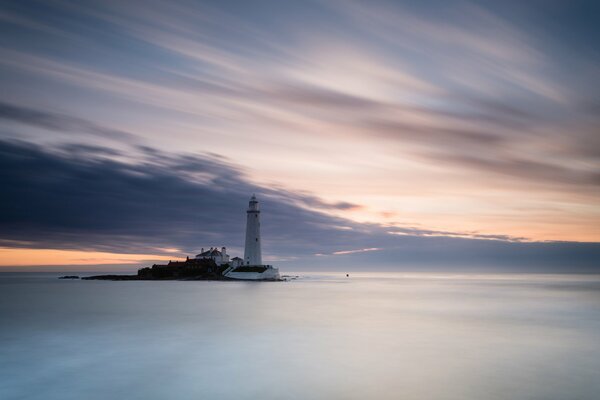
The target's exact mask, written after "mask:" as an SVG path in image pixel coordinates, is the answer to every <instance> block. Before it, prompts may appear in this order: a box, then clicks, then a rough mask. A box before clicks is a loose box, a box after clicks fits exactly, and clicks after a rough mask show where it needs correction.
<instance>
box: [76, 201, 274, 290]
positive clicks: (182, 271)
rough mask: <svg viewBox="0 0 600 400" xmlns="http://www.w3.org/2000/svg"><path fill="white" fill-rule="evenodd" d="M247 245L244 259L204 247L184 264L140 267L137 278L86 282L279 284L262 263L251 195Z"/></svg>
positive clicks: (255, 206) (105, 277)
mask: <svg viewBox="0 0 600 400" xmlns="http://www.w3.org/2000/svg"><path fill="white" fill-rule="evenodd" d="M246 214H247V217H246V245H245V249H244V259H241V258H239V257H234V258H232V259H231V260H230V259H229V255H228V254H227V249H226V248H225V247H221V250H219V249H218V248H217V247H214V248H213V247H211V248H210V249H209V250H207V251H204V248H203V249H202V251H201V252H200V254H197V255H196V256H195V257H194V258H189V257H187V258H186V259H185V261H169V263H168V264H166V265H159V264H154V265H153V266H152V267H145V268H140V269H139V270H138V272H137V275H96V276H88V277H85V278H82V279H85V280H113V281H135V280H251V281H279V280H281V278H280V276H279V269H278V268H275V267H273V266H272V265H265V264H263V263H262V252H261V242H262V240H261V237H260V219H259V215H260V211H259V209H258V200H256V196H255V195H252V197H251V198H250V203H249V206H248V210H247V211H246Z"/></svg>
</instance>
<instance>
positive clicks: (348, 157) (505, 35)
mask: <svg viewBox="0 0 600 400" xmlns="http://www.w3.org/2000/svg"><path fill="white" fill-rule="evenodd" d="M41 9H43V10H44V12H43V13H42V12H40V10H41ZM567 11H568V13H567ZM578 12H579V11H578V10H577V9H576V7H575V6H572V5H569V4H563V5H555V6H554V7H545V6H544V7H541V6H539V5H538V4H534V3H531V4H529V3H528V4H519V5H517V4H516V3H511V2H501V3H499V2H491V1H489V2H488V1H472V2H471V1H456V2H455V1H452V2H433V3H427V4H425V3H418V2H417V3H414V2H388V1H375V2H370V3H369V4H367V3H364V2H360V1H344V2H341V1H315V2H308V3H307V2H286V3H281V2H274V1H261V2H256V3H253V4H252V5H250V4H246V3H235V2H234V3H231V2H212V1H202V2H190V1H186V0H178V1H169V2H166V1H158V0H155V1H150V2H147V1H144V2H141V1H128V2H121V3H118V2H117V3H115V2H97V1H78V2H66V3H65V2H36V1H32V2H12V3H5V4H3V5H2V6H0V24H1V25H0V29H1V31H2V35H1V37H0V72H1V74H2V80H1V81H0V84H1V85H2V89H3V93H4V94H5V95H4V98H3V99H2V103H1V104H0V122H1V123H2V126H1V127H0V136H1V137H2V138H3V139H4V142H3V143H4V144H3V145H4V146H7V147H6V149H5V151H6V152H7V153H6V154H7V157H9V158H8V159H7V160H6V167H7V168H24V167H27V165H26V164H25V165H21V163H22V162H24V161H23V160H25V159H26V158H27V157H30V158H31V159H35V160H38V161H37V162H38V163H40V164H43V163H48V166H47V167H48V171H54V172H53V173H54V174H55V175H56V176H63V175H61V174H64V175H66V176H69V177H70V178H69V179H68V180H63V179H58V181H59V182H61V184H64V185H65V187H64V188H63V190H64V193H67V195H68V194H69V193H73V190H74V189H73V188H72V187H70V186H69V185H68V184H67V183H68V182H71V181H72V182H79V184H80V185H81V187H87V188H88V189H87V190H90V191H92V190H95V189H93V188H92V187H88V180H87V179H89V180H94V181H95V182H97V183H98V185H99V186H98V187H103V191H101V192H100V193H99V194H98V196H99V198H103V199H104V200H105V202H106V203H108V204H113V203H114V204H115V207H116V208H115V210H112V211H110V210H106V209H105V210H104V211H102V212H106V214H105V215H104V216H105V217H106V218H110V216H111V215H114V213H117V212H126V213H127V215H131V216H132V218H133V216H135V215H138V214H136V213H139V214H140V215H141V214H143V211H138V210H136V209H135V207H134V203H135V202H133V201H131V202H129V203H128V202H127V201H125V200H124V198H133V199H137V200H140V201H141V200H142V199H141V198H140V197H139V196H140V193H142V192H144V193H145V190H149V189H146V185H155V186H157V187H165V188H166V187H168V188H170V190H171V193H177V194H178V195H180V196H181V197H180V198H179V199H176V198H175V197H176V196H175V194H172V196H173V198H172V199H171V198H169V196H167V194H162V192H161V193H160V194H154V193H153V194H152V196H157V195H159V196H164V198H163V197H161V199H162V200H161V203H160V207H165V209H167V210H171V208H173V209H179V210H181V214H179V213H177V212H175V211H172V212H171V211H169V212H164V211H162V212H161V211H160V210H159V208H158V207H159V206H158V205H157V206H156V208H154V209H153V211H152V212H153V213H154V214H161V213H164V214H166V215H170V218H172V219H173V220H174V221H179V222H178V223H177V224H176V225H178V226H179V228H178V229H180V232H179V233H177V232H175V231H173V232H171V231H169V232H170V233H169V235H170V236H171V237H172V238H173V242H168V243H165V242H164V241H163V240H162V239H159V238H158V237H156V238H152V237H151V238H147V237H138V236H136V235H139V234H141V233H140V232H134V230H132V228H127V229H126V227H120V228H118V229H117V232H120V229H122V230H123V231H122V232H123V235H125V236H124V237H123V240H132V243H135V244H136V245H137V246H142V247H145V248H147V249H148V251H150V249H156V248H178V249H181V250H182V251H188V250H190V249H191V246H192V244H193V243H192V242H191V241H190V240H189V239H185V237H186V235H188V234H189V233H190V232H195V233H196V234H200V233H198V232H197V231H196V228H193V227H192V226H188V224H190V222H189V221H186V216H185V215H184V214H185V213H187V212H190V211H192V212H193V210H190V209H189V208H187V207H185V206H184V205H183V203H184V202H188V201H189V202H192V203H193V202H195V201H196V200H194V199H195V197H194V196H203V195H205V192H204V191H206V190H208V192H210V193H211V196H208V197H207V198H213V197H212V194H213V193H212V188H213V186H214V187H215V188H216V187H218V188H219V190H217V191H216V193H230V194H231V196H234V194H235V195H236V196H240V197H241V198H242V199H241V200H238V201H241V202H242V203H243V201H242V200H243V196H241V195H240V194H241V193H246V192H248V191H254V190H256V191H259V192H260V193H263V194H264V195H265V196H266V197H267V200H266V201H270V200H272V201H273V202H274V203H277V204H279V203H285V202H290V204H291V205H293V206H294V208H293V209H289V210H287V211H288V212H290V215H296V216H298V215H302V216H306V218H307V220H308V221H310V223H308V222H307V223H306V224H304V223H303V224H301V225H300V226H299V227H298V229H299V230H300V231H302V232H304V233H305V235H304V236H303V235H301V234H300V235H299V236H300V237H306V238H309V237H311V236H314V235H317V232H318V234H319V235H321V234H324V231H323V230H322V229H325V230H326V232H328V234H330V235H331V236H335V235H338V236H339V242H336V243H330V244H329V245H327V246H325V247H327V248H326V249H319V248H313V244H314V243H312V242H311V243H305V242H299V243H297V244H295V245H294V246H297V248H296V247H294V246H292V245H290V244H287V245H285V243H286V241H290V242H293V241H294V240H295V238H294V237H293V236H294V235H285V234H284V229H283V228H284V227H285V226H286V224H287V223H290V220H286V219H284V218H283V217H282V219H281V220H280V221H279V220H276V221H279V222H277V224H276V226H278V229H279V228H281V229H280V230H278V231H277V232H278V235H280V236H279V237H280V238H279V239H278V243H277V244H278V246H281V248H282V249H283V248H285V249H286V251H288V252H290V253H293V254H294V255H299V254H304V253H303V252H300V250H298V249H300V248H302V247H303V246H306V247H307V248H310V249H311V250H310V252H309V253H310V254H314V253H324V254H325V253H327V254H330V253H333V252H335V251H344V250H343V249H346V248H349V249H364V248H379V247H382V248H384V247H385V246H383V245H380V244H379V243H378V242H377V240H379V241H382V242H384V243H388V242H387V241H388V240H392V239H394V240H398V239H399V237H400V236H401V235H404V234H407V235H415V236H420V237H425V236H430V237H441V236H444V235H445V236H450V237H453V238H454V239H465V240H466V238H468V239H473V238H479V239H482V240H483V239H490V240H492V241H493V240H496V239H497V240H500V241H509V242H523V243H524V242H531V241H536V240H537V241H546V240H550V241H555V240H572V241H598V240H599V236H598V235H599V233H598V229H597V226H598V224H600V208H599V207H598V204H599V203H598V199H599V196H600V192H599V189H598V182H599V177H598V171H599V170H600V158H599V155H600V142H599V141H598V140H599V139H598V138H599V135H598V134H597V132H598V129H599V128H600V118H599V117H598V113H597V110H598V107H597V105H598V104H600V101H599V99H600V98H599V97H598V93H599V88H598V85H597V84H596V82H600V69H599V68H598V65H600V57H599V56H598V54H597V52H596V51H595V50H594V49H595V47H594V45H595V40H593V36H594V35H593V34H590V32H596V33H597V27H592V26H588V25H589V23H587V22H585V21H584V22H582V23H575V22H574V21H573V20H571V19H569V18H566V17H564V15H567V14H568V15H577V13H578ZM24 143H27V145H26V144H24ZM29 143H36V144H38V146H39V147H31V148H30V149H29V150H30V151H31V152H32V153H31V154H29V155H28V156H25V154H26V149H27V148H28V147H29ZM9 146H14V148H13V149H12V150H11V151H14V152H15V153H11V152H10V151H9V150H7V149H8V147H9ZM42 149H46V150H47V151H42ZM157 149H160V150H157ZM19 154H20V155H21V156H22V157H23V159H16V158H15V157H16V156H17V155H19ZM92 161H93V163H92ZM36 165H37V164H36ZM27 168H32V171H33V170H35V168H37V166H35V168H34V166H29V167H27ZM53 168H55V169H53ZM77 168H79V169H80V171H79V173H77ZM59 171H60V172H59ZM48 174H49V175H52V174H50V172H48ZM86 174H88V175H86ZM10 175H13V176H14V178H11V179H10V180H8V181H7V184H10V185H13V186H14V187H16V188H20V189H23V187H24V186H26V185H32V186H35V185H38V184H39V182H43V181H44V180H43V179H42V178H41V177H39V178H36V179H33V178H32V175H29V174H27V173H26V171H25V172H16V173H13V172H11V173H10ZM43 175H47V174H43ZM17 177H18V178H17ZM108 177H112V178H113V179H114V181H113V183H110V182H107V181H108ZM19 179H21V181H19ZM48 181H50V182H52V181H53V179H52V178H48ZM24 182H26V183H24ZM117 182H120V183H119V184H117ZM102 185H104V186H102ZM178 185H179V186H178ZM190 185H191V186H190ZM211 185H212V186H211ZM136 187H137V188H139V189H140V192H135V191H134V192H129V190H130V189H131V188H136ZM234 187H235V189H234ZM209 189H210V190H209ZM38 190H49V191H52V190H54V187H53V186H41V187H38ZM15 193H16V192H15ZM65 198H66V197H65ZM15 199H16V197H15ZM269 199H270V200H269ZM48 200H49V201H50V204H55V205H56V204H60V201H61V200H60V199H59V198H58V197H56V198H52V199H48ZM167 200H168V201H167ZM70 201H71V202H75V203H76V202H77V201H76V199H75V198H73V199H71V200H70ZM163 201H164V202H163ZM215 201H216V200H215ZM228 201H229V200H227V201H226V200H224V199H222V198H219V200H218V202H219V203H221V204H229V203H228ZM170 202H172V203H170ZM240 204H241V203H236V204H235V206H234V205H233V204H230V205H229V206H227V207H225V206H223V207H224V208H223V209H222V210H221V209H215V210H214V211H219V212H221V211H223V212H235V211H234V210H237V209H239V207H240ZM93 205H94V204H88V207H92V208H93ZM241 207H243V205H242V206H241ZM141 208H142V209H146V211H148V210H147V209H148V208H152V207H151V205H149V204H143V205H142V206H141ZM209 208H210V207H209ZM307 209H311V210H313V211H316V212H317V213H316V214H310V217H308V216H307V215H305V214H303V213H304V212H306V210H307ZM109 211H110V212H109ZM281 212H282V213H283V209H281ZM298 213H300V214H298ZM15 215H19V216H21V218H23V220H22V222H24V221H29V222H28V223H33V222H35V221H34V220H35V218H39V219H40V221H47V220H48V219H49V218H51V217H50V216H45V215H41V214H35V215H34V216H35V218H34V217H33V216H32V217H28V216H27V215H25V214H22V213H21V214H20V213H17V214H15ZM57 215H60V213H59V214H57ZM193 215H197V217H192V218H198V220H200V219H202V218H207V219H208V221H210V220H211V219H214V216H213V214H207V215H204V214H192V216H193ZM316 216H318V217H316ZM80 217H81V216H80ZM187 217H188V218H187V219H189V217H190V216H189V215H188V216H187ZM27 218H30V219H27ZM73 218H75V216H74V217H73ZM66 219H67V220H69V217H67V218H66ZM127 220H128V218H127V217H125V218H123V222H125V221H127ZM159 220H160V218H159ZM75 221H76V218H75V219H74V220H73V221H71V222H65V224H66V225H68V224H69V223H73V224H75V225H77V226H78V229H82V230H83V229H85V224H86V221H87V220H86V219H85V218H82V219H80V220H77V221H78V222H75ZM13 222H15V223H16V222H17V218H16V217H15V220H14V221H13ZM105 223H106V222H105ZM161 224H162V226H163V228H162V229H170V228H166V227H167V226H169V223H168V221H167V220H164V221H162V222H161ZM207 226H208V227H209V228H207V229H206V230H205V232H204V233H203V234H204V235H207V236H206V237H207V238H210V237H211V236H210V235H211V234H210V232H213V231H214V227H213V226H212V225H210V224H208V225H207ZM317 227H318V230H317ZM336 227H337V228H336ZM340 227H343V229H342V228H340ZM91 228H95V229H99V227H95V226H90V229H91ZM230 228H231V229H234V226H233V225H231V226H230ZM112 229H113V228H111V234H112V235H115V234H116V232H115V231H114V230H112ZM369 229H374V230H375V231H377V232H378V233H377V235H376V236H377V238H378V239H377V240H374V239H373V240H374V242H373V243H372V244H365V243H354V242H352V241H351V240H350V239H349V238H358V237H359V236H360V232H365V231H367V230H369ZM158 230H159V231H160V230H161V229H158ZM42 231H43V229H42ZM100 231H101V229H100ZM100 231H95V230H94V232H99V233H101V232H100ZM61 232H62V233H61V234H59V235H57V236H53V237H55V238H56V240H55V241H54V242H53V243H52V246H58V247H60V246H61V243H72V241H73V240H74V239H73V237H75V236H77V235H78V233H73V232H71V231H68V230H66V231H61ZM387 232H394V234H393V235H390V234H389V233H387ZM40 235H41V233H40ZM62 235H65V236H62ZM219 235H221V234H217V238H221V239H222V238H223V236H219ZM438 235H439V236H438ZM93 236H94V235H93V234H92V235H91V236H90V241H94V243H95V242H96V241H97V240H100V239H99V238H98V237H93ZM117 236H118V235H117ZM117 236H115V237H117ZM46 237H48V235H46ZM369 237H371V238H374V236H369ZM5 240H11V241H17V242H18V241H25V242H29V241H30V238H29V237H28V234H25V233H23V234H20V235H16V234H15V235H12V236H10V237H6V238H5ZM36 240H37V239H36ZM207 240H208V239H207ZM306 240H308V239H306ZM344 240H350V243H346V244H344V242H343V241H344ZM365 240H366V239H365ZM369 240H371V239H369ZM432 240H433V239H432ZM102 241H103V240H100V242H102ZM7 243H8V242H7ZM36 243H37V242H36ZM340 244H342V246H340ZM46 245H50V244H46ZM107 245H108V244H107ZM36 246H42V243H41V242H39V243H37V244H36ZM69 246H71V244H70V245H69ZM108 246H113V245H112V244H110V245H108ZM286 246H289V247H286ZM314 247H318V246H314ZM385 248H387V247H385ZM294 249H296V250H294ZM117 250H118V249H116V248H112V247H111V251H117ZM123 251H125V250H124V249H123ZM126 251H130V249H128V250H126ZM152 251H154V250H152ZM378 253H379V252H378ZM307 254H308V253H307ZM272 255H273V257H284V255H283V253H277V252H272Z"/></svg>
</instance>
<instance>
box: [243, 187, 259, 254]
mask: <svg viewBox="0 0 600 400" xmlns="http://www.w3.org/2000/svg"><path fill="white" fill-rule="evenodd" d="M260 246H261V240H260V210H259V209H258V200H256V196H255V195H252V197H251V198H250V203H249V205H248V211H246V247H245V249H244V264H245V265H263V263H262V253H261V251H260Z"/></svg>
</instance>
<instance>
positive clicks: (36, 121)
mask: <svg viewBox="0 0 600 400" xmlns="http://www.w3.org/2000/svg"><path fill="white" fill-rule="evenodd" d="M0 119H3V120H7V121H13V122H18V123H21V124H26V125H30V126H36V127H39V128H43V129H48V130H52V131H59V132H64V133H74V134H90V135H94V136H99V137H101V138H104V139H113V140H121V141H127V142H135V141H137V140H138V138H137V137H136V136H135V135H134V134H132V133H129V132H124V131H122V130H118V129H111V128H106V127H104V126H100V125H98V124H95V123H93V122H90V121H87V120H84V119H81V118H76V117H72V116H69V115H65V114H59V113H52V112H48V111H42V110H37V109H33V108H29V107H22V106H18V105H16V104H10V103H5V102H0Z"/></svg>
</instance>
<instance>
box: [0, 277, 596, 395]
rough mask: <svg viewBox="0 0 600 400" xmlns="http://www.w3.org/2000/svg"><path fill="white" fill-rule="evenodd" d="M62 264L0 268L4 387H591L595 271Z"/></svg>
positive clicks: (534, 390)
mask: <svg viewBox="0 0 600 400" xmlns="http://www.w3.org/2000/svg"><path fill="white" fill-rule="evenodd" d="M68 274H73V273H72V272H69V273H68ZM60 275H64V274H61V273H1V274H0V399H4V400H9V399H40V400H42V399H43V400H49V399H57V400H58V399H60V400H70V399H72V400H81V399H87V400H93V399H98V400H107V399H128V400H131V399H140V400H142V399H143V400H151V399H194V400H198V399H303V400H304V399H405V400H412V399H415V400H416V399H427V400H438V399H439V400H451V399H452V400H464V399H474V400H486V399H490V400H505V399H528V400H533V399H540V400H551V399H556V400H568V399H578V400H586V399H589V400H597V399H600V276H598V275H544V274H536V275H527V274H512V275H511V274H474V273H471V274H452V273H448V274H444V273H350V276H346V274H345V273H323V272H318V273H316V272H299V273H296V274H291V275H293V276H294V278H293V279H289V280H288V281H285V282H221V281H212V282H208V281H138V282H136V281H85V280H59V279H57V278H58V276H60ZM83 275H85V274H83Z"/></svg>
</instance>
